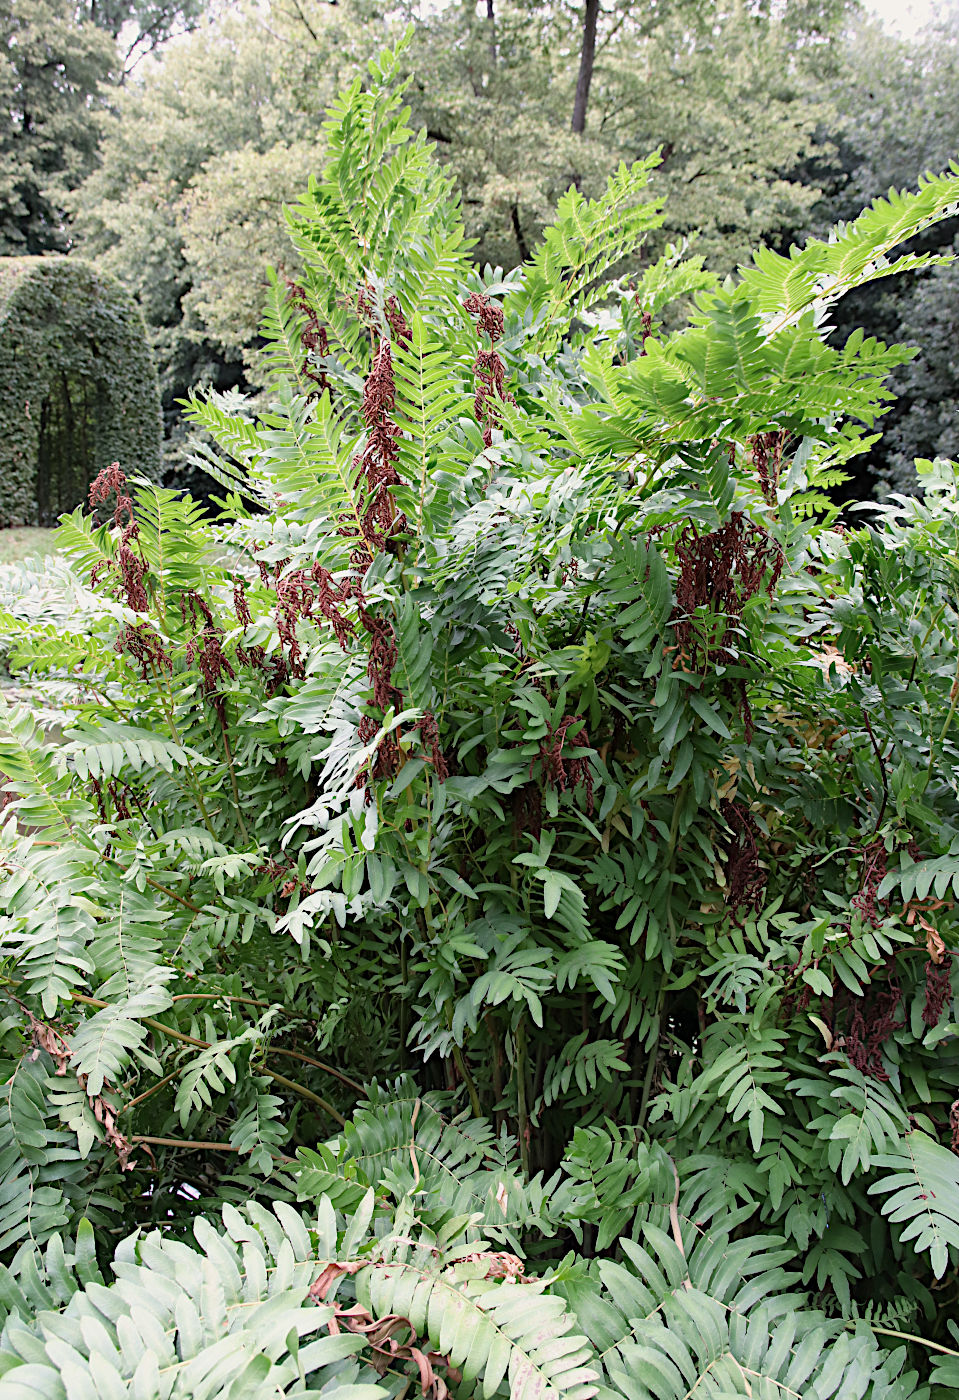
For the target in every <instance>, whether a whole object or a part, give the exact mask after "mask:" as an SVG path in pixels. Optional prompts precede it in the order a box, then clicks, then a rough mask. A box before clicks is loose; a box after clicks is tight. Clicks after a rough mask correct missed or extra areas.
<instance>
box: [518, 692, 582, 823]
mask: <svg viewBox="0 0 959 1400" xmlns="http://www.w3.org/2000/svg"><path fill="white" fill-rule="evenodd" d="M573 725H577V726H579V727H578V728H577V729H575V730H574V732H573V733H572V734H570V732H569V731H570V729H572V727H573ZM588 748H589V735H588V734H587V733H586V727H585V724H584V723H583V716H582V715H566V716H565V717H564V718H563V719H561V720H560V722H559V724H558V725H557V726H556V728H555V729H554V728H553V726H552V725H551V724H550V723H549V722H548V721H547V725H546V734H545V735H544V736H543V738H542V739H541V740H540V742H539V758H540V761H541V763H542V765H543V781H544V782H546V783H549V785H550V786H551V787H554V788H556V790H557V791H558V792H566V790H567V789H568V788H574V787H577V786H578V785H579V784H580V783H582V784H583V787H584V788H585V790H586V810H587V812H589V813H591V812H592V810H593V770H592V767H591V765H590V761H589V759H588V758H587V757H573V756H572V755H571V754H570V752H569V750H576V749H588ZM534 761H535V760H534ZM532 772H533V764H532V763H531V764H530V776H532Z"/></svg>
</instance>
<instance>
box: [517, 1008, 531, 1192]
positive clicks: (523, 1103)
mask: <svg viewBox="0 0 959 1400" xmlns="http://www.w3.org/2000/svg"><path fill="white" fill-rule="evenodd" d="M526 1073H527V1048H526V1017H525V1016H521V1017H520V1020H519V1025H518V1026H517V1027H516V1116H517V1126H518V1129H519V1156H520V1164H521V1165H522V1168H523V1176H524V1177H525V1178H526V1180H527V1181H528V1180H529V1176H530V1170H529V1139H530V1129H529V1107H528V1104H527V1099H526Z"/></svg>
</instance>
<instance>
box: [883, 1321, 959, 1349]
mask: <svg viewBox="0 0 959 1400" xmlns="http://www.w3.org/2000/svg"><path fill="white" fill-rule="evenodd" d="M866 1326H867V1327H868V1328H869V1330H870V1331H871V1332H876V1333H877V1334H878V1335H879V1336H880V1337H900V1338H901V1339H902V1341H904V1342H918V1343H919V1345H920V1346H924V1347H928V1348H929V1350H930V1351H939V1352H941V1353H942V1354H943V1356H959V1351H954V1350H953V1348H952V1347H944V1346H943V1345H942V1343H941V1342H930V1341H928V1340H927V1339H926V1338H925V1337H917V1336H916V1334H915V1333H914V1332H896V1331H895V1330H894V1328H892V1327H877V1326H876V1325H875V1323H873V1322H867V1323H866Z"/></svg>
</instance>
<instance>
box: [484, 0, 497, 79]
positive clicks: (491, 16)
mask: <svg viewBox="0 0 959 1400" xmlns="http://www.w3.org/2000/svg"><path fill="white" fill-rule="evenodd" d="M486 22H487V24H488V25H489V60H490V63H491V64H492V66H493V67H494V68H495V67H496V63H497V60H498V57H499V55H498V53H497V45H496V10H495V9H494V0H486Z"/></svg>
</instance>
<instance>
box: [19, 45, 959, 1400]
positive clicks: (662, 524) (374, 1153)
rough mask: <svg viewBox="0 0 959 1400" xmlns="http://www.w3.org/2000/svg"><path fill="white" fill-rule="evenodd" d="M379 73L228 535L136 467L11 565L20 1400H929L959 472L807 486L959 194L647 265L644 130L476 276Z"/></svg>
mask: <svg viewBox="0 0 959 1400" xmlns="http://www.w3.org/2000/svg"><path fill="white" fill-rule="evenodd" d="M402 62H403V57H402V53H400V54H394V53H389V52H387V53H385V54H384V55H383V56H381V57H380V58H379V59H378V60H377V61H376V62H375V63H374V64H373V65H372V75H371V81H369V82H368V84H367V85H365V86H364V85H363V84H362V83H361V82H360V81H356V82H355V83H353V85H352V86H351V87H350V88H349V89H348V90H347V92H346V93H345V94H344V95H343V96H342V97H341V98H340V99H338V101H337V102H336V104H335V105H334V107H333V110H332V113H331V116H330V119H329V121H328V122H327V125H326V128H325V140H326V144H327V149H328V153H329V158H328V162H327V165H326V168H325V171H324V173H323V175H322V177H321V178H319V179H316V180H313V181H312V182H311V183H310V186H309V188H308V190H307V191H306V193H305V194H304V195H303V197H302V198H301V200H300V201H299V203H298V204H297V205H296V206H295V207H294V208H293V209H291V210H290V212H289V215H288V224H289V231H290V233H291V236H292V239H293V243H294V246H295V249H296V252H297V255H298V257H299V259H300V264H301V267H302V272H301V275H300V280H299V282H298V283H296V284H294V285H292V286H288V285H287V284H286V283H285V282H284V281H283V280H282V279H280V278H277V279H276V280H275V282H274V286H273V292H272V297H271V301H270V305H269V309H268V313H267V320H266V326H265V336H266V339H267V341H268V351H267V354H266V359H267V361H268V364H269V368H270V373H271V376H272V384H273V389H272V400H271V402H270V404H269V406H268V408H266V409H264V410H263V411H260V412H257V411H255V409H254V406H253V405H252V404H251V403H249V402H248V401H246V400H244V399H243V398H242V396H240V395H238V394H235V393H233V394H228V395H220V396H217V395H214V396H211V397H208V398H205V399H204V398H194V399H193V400H192V402H191V404H190V407H189V413H190V417H191V418H192V420H193V421H194V423H195V424H196V425H198V426H199V427H202V429H203V430H204V435H203V437H202V439H201V441H200V443H199V445H198V446H197V448H196V453H197V457H198V460H199V461H200V462H201V463H202V464H203V465H204V466H205V467H206V469H207V470H208V471H209V472H211V473H212V474H213V475H214V476H215V478H216V479H217V481H218V482H219V483H220V487H221V489H222V490H223V491H224V492H225V493H226V495H225V508H224V513H223V517H222V520H221V522H220V523H219V524H217V525H211V524H210V523H208V522H207V521H206V520H205V518H204V516H203V514H202V512H201V511H200V509H199V508H198V507H197V506H196V505H195V504H194V503H193V502H192V501H190V500H189V499H183V498H182V497H178V496H177V495H175V494H174V493H172V492H170V491H166V490H163V489H161V488H159V487H157V486H156V485H153V484H151V483H149V482H148V481H145V480H141V481H139V482H129V481H127V480H126V479H125V478H124V476H123V474H122V473H120V472H119V471H117V470H115V469H111V470H109V471H107V472H105V473H103V474H102V475H101V477H100V478H99V479H98V480H97V482H96V483H95V485H94V487H93V490H92V491H91V502H90V505H91V510H90V511H87V510H85V509H83V508H78V509H77V510H76V511H75V512H74V513H73V514H72V515H71V516H70V517H68V518H66V519H65V520H64V521H63V523H62V525H61V528H60V532H59V543H60V546H61V548H62V549H63V551H64V552H65V554H66V555H67V556H68V558H69V559H70V561H71V562H72V565H73V569H74V571H75V572H74V582H73V583H72V585H71V584H65V586H64V590H63V596H62V599H61V607H60V611H59V613H58V615H57V616H56V618H55V619H54V620H51V621H49V622H47V621H45V619H44V616H43V614H42V613H41V614H40V615H37V614H34V615H33V616H32V617H27V616H26V614H25V610H24V609H23V608H22V607H21V606H20V605H19V604H16V590H15V589H14V588H12V587H11V586H10V584H9V582H8V584H7V596H9V597H11V599H12V605H11V606H10V607H9V609H8V611H6V612H5V614H4V616H3V621H2V633H3V637H4V641H5V645H6V646H8V647H9V648H10V664H11V665H12V666H13V667H14V668H15V669H16V670H18V671H19V672H20V673H22V675H23V677H24V679H26V680H29V681H30V683H31V684H32V685H33V686H34V687H35V688H36V690H37V692H38V693H39V694H40V695H42V696H43V698H44V701H45V706H46V708H45V711H44V713H43V715H42V720H43V723H44V724H45V725H52V724H57V725H59V727H60V729H61V730H62V736H61V741H60V742H58V743H57V745H56V746H55V747H46V748H45V747H43V745H42V743H41V742H40V739H41V736H40V734H39V732H38V729H37V723H36V720H35V718H34V717H33V716H32V715H31V714H30V713H28V712H27V711H26V710H25V709H20V710H15V711H14V710H5V711H4V716H3V721H2V722H3V727H4V728H3V736H2V738H0V769H2V770H3V771H4V772H5V773H6V774H7V777H8V784H7V798H8V805H9V815H8V817H7V821H6V824H5V826H4V827H3V831H2V846H0V862H2V865H3V868H4V886H3V888H4V896H5V898H4V908H5V910H6V912H5V914H4V915H3V916H2V918H0V953H2V957H3V963H2V974H3V980H2V983H0V990H2V992H3V995H4V998H5V1009H4V1017H3V1020H2V1021H0V1055H2V1058H3V1079H4V1083H3V1086H2V1112H0V1177H2V1182H3V1185H2V1188H0V1250H2V1252H3V1256H4V1259H5V1261H6V1265H7V1268H6V1272H4V1273H3V1274H2V1276H0V1277H2V1282H3V1287H2V1292H0V1303H2V1306H3V1307H4V1308H5V1309H6V1310H7V1311H8V1314H9V1315H8V1318H7V1322H6V1325H5V1328H4V1331H3V1336H2V1340H0V1400H3V1397H7V1396H9V1397H10V1400H13V1397H15V1396H16V1397H28V1396H30V1397H39V1396H43V1397H50V1396H54V1397H56V1396H61V1395H62V1396H63V1397H70V1400H72V1397H73V1396H85V1395H90V1394H103V1395H108V1396H112V1395H118V1396H119V1395H124V1394H128V1393H129V1394H133V1395H136V1396H138V1397H143V1400H150V1398H151V1397H154V1396H163V1397H168V1396H171V1395H179V1396H184V1397H185V1396H197V1397H199V1396H208V1397H211V1400H212V1397H216V1396H230V1397H231V1400H239V1397H241V1396H255V1397H257V1400H259V1397H267V1396H276V1395H282V1394H287V1395H297V1394H300V1395H301V1394H306V1393H311V1392H316V1391H317V1390H320V1389H323V1390H324V1391H325V1390H327V1388H328V1390H329V1393H330V1394H331V1395H332V1394H333V1393H334V1392H335V1391H337V1390H338V1389H339V1388H340V1387H346V1388H347V1390H348V1392H349V1394H348V1395H347V1396H344V1397H343V1400H377V1397H378V1396H379V1395H380V1393H381V1391H382V1392H384V1393H386V1394H389V1395H396V1396H399V1395H400V1394H403V1393H405V1392H406V1389H407V1388H408V1386H409V1385H410V1384H412V1383H413V1379H414V1378H417V1377H418V1378H419V1381H420V1383H421V1385H422V1389H423V1393H424V1395H433V1396H435V1397H436V1400H444V1397H445V1395H446V1393H447V1387H449V1388H450V1389H452V1390H453V1391H455V1392H456V1394H457V1395H460V1396H464V1397H465V1396H469V1395H471V1394H474V1393H477V1391H478V1388H479V1387H480V1386H481V1387H482V1393H483V1395H484V1396H485V1397H487V1400H492V1397H494V1396H497V1395H506V1394H509V1395H510V1396H511V1397H513V1398H514V1400H527V1397H528V1400H533V1397H537V1396H542V1395H549V1396H550V1397H551V1400H553V1397H558V1396H560V1395H564V1396H566V1395H568V1396H569V1400H587V1397H589V1396H592V1395H594V1394H596V1393H597V1392H598V1394H599V1395H600V1396H601V1397H602V1400H613V1397H623V1400H646V1397H647V1396H656V1397H664V1396H665V1397H672V1396H677V1397H680V1396H688V1395H690V1394H691V1393H695V1394H696V1395H702V1396H714V1397H720V1396H722V1397H726V1396H733V1395H739V1396H753V1397H763V1400H765V1398H766V1397H773V1396H783V1395H794V1396H795V1395H801V1396H808V1397H822V1398H823V1400H825V1397H827V1396H843V1397H869V1400H907V1398H908V1397H926V1396H927V1395H928V1394H929V1391H928V1387H927V1378H929V1376H930V1368H931V1367H934V1368H935V1369H934V1373H933V1375H932V1380H933V1381H934V1382H935V1383H937V1384H938V1385H939V1388H940V1390H941V1391H944V1392H945V1393H946V1394H948V1393H949V1389H950V1387H952V1388H955V1386H956V1382H957V1380H959V1367H957V1362H959V1346H957V1340H959V1306H957V1302H959V1300H957V1266H959V1180H957V1172H956V1155H955V1151H954V1148H955V1145H956V1143H957V1140H959V1107H957V1101H959V1047H957V1038H956V1022H955V1019H954V1001H953V997H954V989H953V980H954V964H955V953H956V950H957V931H956V915H955V897H956V895H957V894H959V788H957V784H959V729H957V728H956V720H955V716H956V711H957V708H959V679H957V677H959V645H957V627H959V605H957V596H959V595H957V586H959V534H957V530H959V476H957V473H956V470H955V469H954V468H953V466H952V465H951V464H949V463H944V462H939V463H926V464H925V465H924V470H925V473H926V484H927V489H926V494H925V498H924V499H923V500H922V501H919V500H915V499H913V500H910V499H905V498H903V499H900V500H897V501H895V502H894V503H892V504H891V505H889V506H888V507H887V508H885V509H884V510H883V511H881V512H879V513H877V514H875V515H874V516H873V517H872V518H871V519H870V521H869V523H865V524H863V525H862V526H861V527H859V528H850V527H849V526H839V525H837V524H836V518H835V511H834V509H833V508H832V507H830V505H829V501H828V499H827V498H826V497H825V495H824V492H825V490H826V489H828V488H829V487H830V485H831V484H833V483H835V482H836V481H837V480H838V479H839V477H840V476H841V473H842V469H843V466H844V464H846V463H848V462H849V461H850V460H851V459H854V457H855V455H856V454H857V453H861V452H862V451H864V450H866V449H867V448H868V446H869V444H870V441H871V439H872V437H873V436H874V433H873V429H874V426H875V424H876V422H877V420H879V419H880V418H881V415H882V414H883V412H884V411H885V409H886V407H887V405H888V401H889V394H888V390H887V389H886V388H885V381H886V379H887V377H888V375H889V374H890V373H891V372H892V371H893V370H894V369H895V368H896V367H898V366H901V365H902V364H904V363H905V362H906V361H907V360H908V358H909V355H910V352H909V351H908V350H904V349H903V348H901V347H888V346H886V345H884V344H881V343H878V342H877V341H875V340H871V339H869V338H866V337H864V336H862V334H861V333H860V334H857V335H853V336H851V337H850V338H849V340H848V341H847V342H846V344H845V345H844V346H842V347H841V348H837V347H834V346H833V345H831V344H830V343H829V338H828V335H827V333H826V331H827V325H828V320H827V317H828V313H829V311H830V309H831V308H832V307H833V306H834V305H835V303H836V302H837V301H838V300H839V299H840V298H841V297H843V296H844V295H845V294H847V293H849V292H850V291H852V290H853V289H855V288H858V287H862V286H863V285H866V284H868V283H870V282H871V281H875V280H878V279H883V278H886V277H888V276H889V275H891V274H892V273H896V272H899V273H901V272H905V271H909V270H912V269H916V268H918V267H919V266H921V265H928V259H925V260H924V259H923V258H921V257H919V256H917V255H913V254H909V253H907V254H904V255H902V256H898V255H897V254H896V252H895V250H896V249H897V248H898V247H899V245H901V244H903V243H904V242H907V241H908V240H910V239H911V238H914V237H915V236H917V235H919V234H920V233H922V232H923V231H924V230H925V229H927V228H928V227H930V226H931V225H932V224H934V223H935V222H936V221H937V220H940V219H943V218H946V217H948V216H951V215H954V213H955V212H956V201H957V198H959V178H957V175H956V174H952V175H948V176H943V177H933V176H930V177H927V178H925V179H924V180H923V181H922V183H921V185H920V188H919V190H918V192H917V193H914V194H899V193H895V192H893V193H891V194H890V196H889V198H888V199H886V200H882V201H877V202H875V203H874V204H873V205H872V206H871V207H870V208H869V209H867V210H866V211H865V212H864V213H863V214H862V215H861V216H860V217H859V218H858V219H857V220H856V221H855V222H853V223H851V224H848V225H846V226H845V227H842V228H840V229H838V230H836V232H835V233H834V235H833V236H832V237H831V238H830V239H828V240H824V241H816V240H811V241H809V242H808V243H807V245H806V247H805V248H804V249H803V250H802V251H799V250H797V249H794V250H792V251H791V252H790V254H789V255H788V256H778V255H776V254H774V253H772V252H770V251H769V250H761V251H760V252H758V253H757V254H756V256H755V258H754V260H753V261H752V262H750V263H749V264H748V265H746V266H744V267H743V268H742V269H741V270H740V272H739V273H738V275H737V276H736V277H735V278H731V279H729V280H727V281H725V282H723V283H722V284H720V283H719V282H718V281H717V280H716V279H714V278H713V277H711V276H710V275H709V274H707V273H705V272H704V271H703V270H702V268H701V266H700V265H699V264H698V263H697V262H693V263H690V262H683V261H681V260H679V259H678V258H677V257H676V256H673V255H668V256H665V257H663V258H661V259H659V260H657V261H655V262H652V263H651V264H648V265H647V266H646V268H645V271H643V272H642V273H641V274H640V273H637V274H636V275H635V276H633V277H629V276H626V277H618V276H616V275H615V273H616V272H617V270H618V269H619V268H620V266H621V265H622V263H623V261H624V260H626V261H627V262H628V261H630V260H631V259H635V258H636V255H637V252H638V249H639V248H640V246H641V244H642V243H643V240H644V239H645V238H646V236H647V234H650V233H652V232H654V231H655V230H656V229H657V228H659V227H660V226H661V224H662V220H663V218H664V215H663V212H662V210H661V209H660V207H659V204H658V202H657V201H656V200H655V199H653V198H651V197H650V194H649V188H648V184H649V177H650V173H651V171H652V169H654V168H655V158H653V159H651V160H646V161H640V162H638V163H636V164H634V165H632V166H626V165H623V166H621V167H620V168H619V170H618V171H617V172H616V174H615V175H614V177H613V178H612V180H611V181H610V184H609V186H608V188H607V190H606V192H605V193H604V194H603V195H602V196H601V197H600V198H598V199H597V200H595V201H588V200H587V199H586V198H585V197H584V196H583V195H582V194H580V193H579V192H578V191H577V190H576V189H575V188H574V189H571V190H570V191H569V192H568V193H567V194H566V195H564V196H563V198H562V199H561V201H560V205H559V213H558V217H557V221H556V223H555V224H554V225H553V226H552V227H551V228H549V229H547V230H546V232H545V234H544V237H543V239H542V241H541V242H540V244H539V245H538V247H537V248H536V249H535V250H534V252H533V254H532V256H531V258H530V259H529V260H528V261H527V262H526V263H525V264H523V265H522V266H520V267H519V268H517V269H515V270H514V271H512V272H510V273H508V274H502V273H501V272H499V271H492V270H489V271H488V273H487V274H486V275H485V277H481V276H480V274H479V273H478V271H477V270H476V268H475V266H474V264H473V262H472V260H471V257H470V248H469V243H468V240H467V239H466V238H465V237H464V229H463V225H462V221H461V218H460V210H459V206H458V203H457V200H456V198H455V197H454V195H453V193H452V182H451V179H450V178H449V176H448V175H447V174H445V173H444V171H443V170H442V169H441V168H440V167H439V166H438V165H437V163H436V160H435V158H434V155H433V152H432V150H431V147H430V145H429V143H428V141H427V140H426V139H425V137H423V136H418V135H415V134H414V132H413V131H412V130H411V128H410V127H409V125H408V124H407V119H408V111H407V109H405V108H404V106H403V101H404V85H403V82H402V81H401V80H400V78H399V73H398V70H400V69H401V65H402ZM691 299H692V311H691V312H690V313H689V314H688V316H686V317H685V318H684V319H685V320H686V322H687V324H686V327H685V329H680V330H676V331H672V332H667V331H666V330H664V329H663V322H664V320H665V318H667V317H668V316H669V315H670V311H671V308H675V307H676V305H677V304H680V305H684V306H686V307H688V306H689V305H690V300H691ZM253 506H255V507H256V509H255V510H254V509H251V507H253ZM13 604H15V605H13ZM364 1100H365V1102H364ZM240 1207H242V1209H240ZM301 1210H305V1211H306V1214H305V1216H304V1217H302V1218H301V1214H300V1212H301ZM207 1216H213V1217H214V1218H217V1219H219V1218H222V1222H223V1224H222V1230H221V1229H220V1227H219V1225H217V1226H215V1227H214V1226H213V1225H212V1224H211V1223H210V1221H209V1219H207ZM84 1218H85V1219H86V1220H88V1221H90V1222H92V1225H93V1230H91V1229H90V1227H89V1226H88V1225H86V1224H84V1223H82V1222H83V1219H84ZM191 1220H193V1222H194V1223H193V1235H194V1236H195V1243H193V1244H191V1243H189V1242H188V1241H189V1235H190V1222H191ZM137 1226H142V1227H151V1226H152V1227H154V1232H152V1233H151V1232H148V1233H142V1234H140V1235H139V1236H137V1237H136V1238H130V1239H127V1240H126V1242H125V1243H121V1244H120V1245H119V1247H118V1251H117V1254H116V1260H115V1262H114V1263H113V1264H112V1266H111V1265H110V1262H109V1255H110V1247H109V1244H110V1241H111V1240H113V1239H114V1238H122V1237H124V1236H127V1235H128V1234H129V1232H130V1231H131V1230H132V1229H134V1228H135V1227H137ZM72 1240H75V1241H76V1243H75V1244H74V1243H71V1241H72ZM101 1271H102V1274H101ZM525 1276H528V1278H529V1280H530V1281H528V1282H522V1281H520V1280H521V1278H522V1277H525ZM104 1282H106V1285H107V1286H106V1287H104ZM587 1338H588V1340H587ZM356 1386H359V1387H360V1389H359V1390H356V1389H355V1388H354V1387H356ZM367 1387H372V1388H369V1389H367Z"/></svg>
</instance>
